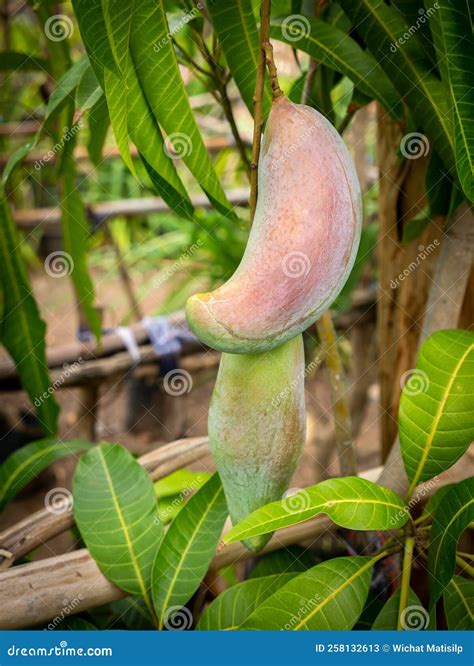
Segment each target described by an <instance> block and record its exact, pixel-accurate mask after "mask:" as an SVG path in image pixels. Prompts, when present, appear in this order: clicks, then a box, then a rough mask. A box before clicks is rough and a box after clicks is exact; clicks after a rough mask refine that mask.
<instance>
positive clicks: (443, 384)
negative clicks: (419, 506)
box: [398, 330, 474, 492]
mask: <svg viewBox="0 0 474 666" xmlns="http://www.w3.org/2000/svg"><path fill="white" fill-rule="evenodd" d="M473 380H474V333H471V332H468V331H460V330H444V331H438V332H436V333H434V334H433V335H432V336H430V337H429V338H428V339H427V340H426V341H425V342H424V343H423V345H422V347H421V349H420V353H419V356H418V361H417V364H416V368H415V370H414V371H413V374H412V375H411V377H410V378H409V379H408V381H407V382H406V384H405V386H404V388H403V391H402V396H401V400H400V409H399V412H398V423H399V429H400V445H401V450H402V456H403V462H404V464H405V469H406V472H407V475H408V478H409V480H410V482H411V484H410V492H413V490H414V488H415V487H416V486H417V485H418V484H419V483H421V482H422V481H427V480H428V479H431V478H433V477H434V476H436V475H437V474H439V473H441V472H443V471H444V470H446V469H448V468H449V467H451V465H454V463H455V462H456V460H458V458H460V457H461V456H462V454H463V453H464V452H465V451H466V449H467V447H468V446H469V444H470V442H471V441H472V439H473V438H474V413H473V411H472V395H473V392H472V386H473Z"/></svg>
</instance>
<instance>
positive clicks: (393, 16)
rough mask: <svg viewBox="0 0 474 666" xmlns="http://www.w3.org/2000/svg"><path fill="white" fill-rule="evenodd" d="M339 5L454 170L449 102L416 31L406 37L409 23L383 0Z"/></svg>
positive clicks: (349, 0)
mask: <svg viewBox="0 0 474 666" xmlns="http://www.w3.org/2000/svg"><path fill="white" fill-rule="evenodd" d="M339 4H340V5H341V7H342V8H343V10H344V11H345V12H346V14H347V16H348V17H349V18H350V19H351V21H352V23H353V25H354V26H356V29H357V32H358V33H360V34H361V35H362V37H363V39H364V42H365V43H366V45H367V47H368V49H369V51H370V52H371V53H372V55H373V56H374V57H375V58H376V60H377V62H378V63H380V66H381V67H382V69H383V70H384V72H385V74H386V75H387V77H388V78H389V79H390V81H391V82H392V83H393V85H394V86H395V88H396V90H397V92H398V94H399V95H400V97H401V98H402V99H403V101H404V102H406V103H407V105H408V107H409V109H410V112H411V113H412V114H413V117H414V118H415V120H416V122H417V124H418V126H419V127H420V128H423V129H424V131H425V132H426V134H427V136H428V139H429V141H432V142H433V144H434V147H435V149H436V151H437V152H438V154H439V155H441V156H442V157H443V160H444V162H445V164H446V166H448V167H449V168H450V169H453V168H454V139H453V132H452V126H451V122H450V119H449V108H448V101H447V98H446V95H445V92H444V89H443V85H442V83H441V81H440V80H439V78H438V77H437V76H436V74H435V73H434V71H433V65H432V63H431V62H430V60H429V59H428V58H427V57H426V55H425V53H424V51H423V48H422V47H421V45H420V43H419V39H418V36H417V34H416V32H415V33H413V34H412V33H410V36H409V38H408V39H407V38H406V33H407V32H408V30H409V26H408V24H407V23H406V21H405V19H404V18H403V16H402V15H401V14H400V13H399V12H398V11H397V9H396V8H395V7H394V6H388V5H387V4H385V2H384V1H383V0H340V3H339ZM387 111H389V109H387Z"/></svg>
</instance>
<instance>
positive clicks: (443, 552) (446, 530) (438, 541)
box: [428, 476, 474, 607]
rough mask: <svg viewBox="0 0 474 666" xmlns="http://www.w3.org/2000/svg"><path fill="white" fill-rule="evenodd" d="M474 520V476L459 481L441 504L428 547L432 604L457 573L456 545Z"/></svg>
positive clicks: (432, 604) (436, 514)
mask: <svg viewBox="0 0 474 666" xmlns="http://www.w3.org/2000/svg"><path fill="white" fill-rule="evenodd" d="M472 521H474V477H472V476H471V477H470V478H469V479H465V480H464V481H460V483H456V485H454V486H453V487H452V488H451V489H450V491H449V492H448V493H446V495H445V497H444V501H443V502H441V504H440V505H439V507H438V509H437V511H436V513H435V517H434V520H433V526H432V528H431V534H430V544H429V550H428V571H429V579H430V581H429V582H430V607H433V606H434V604H435V603H436V602H437V601H438V599H439V597H440V596H441V594H442V593H443V592H444V590H445V588H446V586H447V585H448V583H449V581H450V580H451V578H452V577H453V575H454V570H455V558H456V544H457V542H458V540H459V537H460V536H461V534H462V533H463V532H464V530H465V529H466V528H467V527H468V525H469V524H470V523H471V522H472Z"/></svg>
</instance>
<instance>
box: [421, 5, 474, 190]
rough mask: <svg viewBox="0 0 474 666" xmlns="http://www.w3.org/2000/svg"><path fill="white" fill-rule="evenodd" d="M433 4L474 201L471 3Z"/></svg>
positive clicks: (460, 157) (460, 158)
mask: <svg viewBox="0 0 474 666" xmlns="http://www.w3.org/2000/svg"><path fill="white" fill-rule="evenodd" d="M432 5H433V0H428V1H427V2H426V6H427V9H428V8H429V7H431V8H432V9H433V13H432V14H431V16H430V28H431V31H432V33H433V39H434V43H435V46H436V51H437V55H438V63H439V67H440V72H441V79H442V81H443V84H444V86H445V91H446V94H447V96H448V99H449V100H450V106H451V108H452V119H453V123H454V148H455V156H456V169H457V173H458V177H459V181H460V183H461V185H462V188H463V190H464V193H465V195H466V196H467V197H468V199H470V200H471V201H474V116H473V113H472V109H473V107H474V39H473V36H472V22H471V15H470V11H469V5H468V2H467V0H458V2H456V3H453V2H451V0H436V2H435V4H434V8H433V6H432Z"/></svg>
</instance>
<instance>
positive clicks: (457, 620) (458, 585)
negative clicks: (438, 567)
mask: <svg viewBox="0 0 474 666" xmlns="http://www.w3.org/2000/svg"><path fill="white" fill-rule="evenodd" d="M473 608H474V582H473V581H472V580H466V579H465V578H461V576H453V577H452V578H451V580H450V581H449V583H448V587H447V588H446V591H445V593H444V612H445V614H446V620H447V623H448V629H449V630H450V631H472V630H473V629H474V613H473V612H472V609H473Z"/></svg>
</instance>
